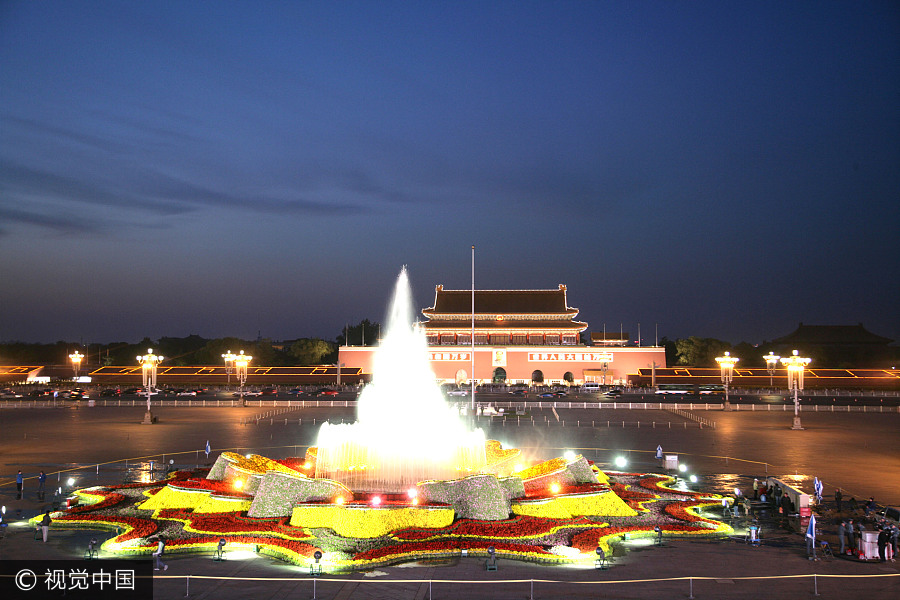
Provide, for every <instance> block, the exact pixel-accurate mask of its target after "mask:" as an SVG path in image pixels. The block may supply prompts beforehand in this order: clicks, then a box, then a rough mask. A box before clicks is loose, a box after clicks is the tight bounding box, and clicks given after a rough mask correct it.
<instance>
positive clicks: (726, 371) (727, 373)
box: [716, 352, 741, 410]
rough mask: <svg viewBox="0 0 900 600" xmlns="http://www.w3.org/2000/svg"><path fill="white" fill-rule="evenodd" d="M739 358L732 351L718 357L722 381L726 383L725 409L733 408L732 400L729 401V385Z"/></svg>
mask: <svg viewBox="0 0 900 600" xmlns="http://www.w3.org/2000/svg"><path fill="white" fill-rule="evenodd" d="M739 360H741V359H739V358H738V357H736V356H732V355H731V352H726V353H725V356H719V357H717V358H716V362H717V363H719V368H720V369H722V383H723V384H725V407H724V409H725V410H731V402H729V401H728V386H729V385H731V380H732V378H733V376H734V365H735V364H737V361H739Z"/></svg>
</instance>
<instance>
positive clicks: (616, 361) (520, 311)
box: [339, 284, 666, 385]
mask: <svg viewBox="0 0 900 600" xmlns="http://www.w3.org/2000/svg"><path fill="white" fill-rule="evenodd" d="M578 312H579V311H578V309H577V308H572V307H570V306H569V305H568V302H567V299H566V286H565V285H561V284H560V286H559V288H558V289H555V290H554V289H551V290H475V310H474V337H475V379H476V381H477V383H491V382H494V383H507V384H514V383H526V384H530V383H532V382H534V383H547V384H559V383H574V384H581V383H584V382H588V381H596V382H601V383H604V382H605V383H607V384H616V385H623V384H625V383H626V382H627V378H628V375H629V374H634V373H637V372H638V369H641V368H645V367H651V366H652V365H653V364H654V363H655V365H656V366H657V367H665V366H666V356H665V349H664V348H662V347H627V346H625V345H624V340H622V345H610V344H609V343H608V342H607V343H601V344H600V345H597V346H586V345H583V344H582V343H581V333H582V332H583V331H585V330H586V329H587V327H588V324H587V323H584V322H581V321H576V320H575V317H576V316H577V315H578ZM422 315H423V316H424V317H425V319H426V320H425V321H423V322H420V323H418V327H421V328H422V329H423V330H424V332H425V336H426V338H427V340H428V350H429V353H430V359H431V367H432V369H433V371H434V374H435V376H436V378H437V379H438V380H439V381H441V382H456V383H462V382H466V381H469V379H470V376H471V375H470V374H471V371H472V335H473V327H472V317H473V311H472V290H445V289H444V287H443V286H441V285H439V286H437V287H436V288H435V298H434V304H433V305H432V306H431V307H429V308H425V309H423V310H422ZM373 353H374V348H373V347H371V346H342V347H341V348H340V350H339V356H340V358H339V361H340V362H341V363H342V364H343V365H345V366H346V367H351V368H359V369H361V370H362V371H363V372H364V373H371V372H372V358H373Z"/></svg>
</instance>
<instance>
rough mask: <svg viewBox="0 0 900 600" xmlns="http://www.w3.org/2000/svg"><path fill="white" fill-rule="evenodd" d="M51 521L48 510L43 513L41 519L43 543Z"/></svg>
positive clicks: (45, 540)
mask: <svg viewBox="0 0 900 600" xmlns="http://www.w3.org/2000/svg"><path fill="white" fill-rule="evenodd" d="M52 522H53V520H52V519H51V518H50V511H49V510H48V511H47V512H45V513H44V518H43V519H41V534H42V535H43V537H44V542H45V543H46V542H47V533H48V532H49V531H50V523H52Z"/></svg>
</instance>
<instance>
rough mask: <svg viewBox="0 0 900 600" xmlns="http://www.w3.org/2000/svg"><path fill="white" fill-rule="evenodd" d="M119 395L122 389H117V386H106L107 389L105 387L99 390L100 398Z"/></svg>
mask: <svg viewBox="0 0 900 600" xmlns="http://www.w3.org/2000/svg"><path fill="white" fill-rule="evenodd" d="M121 395H122V390H120V389H118V388H115V389H113V388H107V389H105V390H101V391H100V397H101V398H110V397H112V398H116V397H118V396H121Z"/></svg>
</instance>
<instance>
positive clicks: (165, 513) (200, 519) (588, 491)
mask: <svg viewBox="0 0 900 600" xmlns="http://www.w3.org/2000/svg"><path fill="white" fill-rule="evenodd" d="M220 458H221V457H220ZM228 459H231V460H228ZM235 459H237V456H229V457H228V458H227V459H225V460H222V461H217V463H216V464H217V465H218V466H217V467H215V468H214V469H216V470H218V471H219V474H220V477H221V476H222V475H224V473H225V470H226V468H227V466H228V465H229V464H235V463H236V462H237V461H236V460H235ZM310 459H312V460H313V461H314V460H315V455H314V453H313V454H312V455H310V454H309V453H308V454H307V456H306V457H304V459H302V460H301V459H286V460H283V461H278V465H279V466H278V468H276V469H271V468H269V467H271V466H272V464H273V463H274V462H275V461H269V459H265V458H264V457H254V458H253V459H250V460H248V461H247V462H244V463H243V466H248V465H252V466H253V467H254V468H259V469H260V470H263V469H265V471H264V473H269V475H268V476H269V477H270V478H273V481H275V480H277V481H282V480H284V481H289V480H293V481H298V482H308V484H309V485H325V486H328V485H331V484H330V483H328V482H327V480H314V479H308V478H307V477H306V476H304V475H303V474H302V472H299V471H300V470H302V468H303V465H304V464H308V462H309V461H310ZM582 460H583V459H582ZM565 464H566V462H565V461H563V460H562V459H560V460H558V461H548V462H547V463H542V464H541V465H540V466H538V468H536V469H533V471H532V472H531V473H530V475H532V476H537V477H538V478H540V477H543V476H546V475H548V474H550V473H552V472H553V471H558V470H559V469H560V468H561V467H564V466H565ZM592 469H593V472H594V473H595V474H596V475H597V477H598V480H599V481H600V482H603V483H587V482H585V483H569V484H568V485H565V486H563V487H562V488H561V489H560V491H559V492H557V494H556V495H554V494H551V493H549V492H546V493H544V496H543V498H542V496H541V495H540V494H541V493H542V492H540V491H539V490H537V489H534V490H532V491H530V492H528V493H527V494H524V496H525V497H524V498H523V492H524V491H525V489H524V487H523V486H522V483H521V480H519V479H518V478H516V477H509V478H502V479H500V480H498V479H497V478H496V477H495V476H493V475H491V476H490V477H491V478H493V483H492V484H491V486H489V487H490V489H491V493H484V491H485V488H483V484H484V481H482V479H483V478H482V477H474V478H466V479H463V480H459V482H457V484H456V485H454V486H444V485H441V484H449V483H453V482H428V483H430V484H432V485H430V486H429V485H425V484H424V482H423V484H420V491H425V490H426V489H427V490H428V491H430V492H437V491H438V490H442V493H446V492H447V491H449V490H450V489H451V488H458V489H461V490H467V491H468V492H471V497H470V498H468V499H465V498H463V497H462V496H459V495H457V494H456V493H455V492H454V494H453V496H454V498H453V500H454V502H453V504H454V505H457V506H459V507H461V508H462V507H466V508H467V510H470V511H471V512H472V513H473V514H475V515H476V516H482V518H466V517H465V515H464V514H460V513H465V512H467V510H462V511H455V512H456V515H455V518H454V519H453V520H452V522H449V523H448V524H446V525H445V526H440V527H433V526H424V527H421V526H416V527H403V526H399V527H397V529H395V530H393V531H387V532H386V533H384V532H383V524H379V525H378V527H381V528H382V529H377V528H376V530H373V531H372V532H371V533H374V534H376V535H374V536H367V535H364V536H361V537H347V536H341V535H340V534H338V533H337V532H336V531H334V530H333V529H329V528H322V527H311V526H304V523H302V522H297V521H295V522H294V524H291V513H287V514H273V513H278V512H279V511H282V510H284V508H285V507H286V506H289V505H293V506H297V505H298V504H291V503H293V502H294V500H292V499H291V497H292V496H293V494H294V493H295V492H293V491H289V490H288V488H285V489H284V490H282V491H279V494H278V496H279V499H278V500H275V502H274V504H272V503H269V504H268V505H267V506H269V508H268V509H266V510H261V511H259V512H260V514H259V515H254V516H251V515H250V514H248V511H247V510H234V511H228V510H225V509H224V508H221V507H218V510H220V511H221V512H203V511H202V509H203V507H204V506H207V505H204V504H203V503H199V504H197V506H196V508H192V507H191V506H181V505H177V504H179V503H180V502H181V501H182V499H181V498H179V494H184V493H188V494H191V493H193V494H198V493H199V494H212V495H214V496H215V497H216V498H220V499H221V500H222V501H225V500H228V499H230V500H231V501H233V502H237V503H238V504H240V502H241V501H243V500H244V499H246V498H248V497H247V496H246V495H245V494H241V493H239V492H236V491H235V490H234V488H233V486H231V485H230V482H228V481H227V480H218V481H217V480H216V479H217V478H215V477H209V475H210V474H208V473H207V472H206V471H203V470H198V471H196V472H186V471H180V472H176V473H173V474H172V475H170V477H169V479H168V480H166V481H159V482H153V483H142V484H126V485H114V486H108V487H92V488H87V489H84V490H79V491H78V492H77V493H78V495H79V496H80V498H81V501H82V503H81V504H80V505H77V506H75V507H72V508H70V509H68V510H65V511H62V512H58V513H56V514H54V515H53V525H52V527H54V528H92V529H117V530H121V531H120V533H119V534H118V535H117V536H115V537H113V538H111V539H109V540H107V541H106V542H105V543H104V544H103V549H104V550H106V551H109V552H113V553H117V554H124V555H149V554H150V553H151V552H152V551H153V550H154V549H155V547H156V546H155V541H154V536H156V535H165V537H166V538H167V540H168V542H167V549H168V551H170V552H172V553H180V552H198V551H207V552H208V551H212V550H213V549H215V547H216V545H217V543H218V541H219V539H221V538H223V537H224V538H225V539H226V540H228V544H229V546H230V547H235V546H237V547H245V548H247V549H250V550H257V551H259V552H260V553H263V554H266V555H269V556H273V557H277V558H279V559H281V560H284V561H286V562H289V563H294V564H307V563H308V562H309V561H310V560H311V557H312V555H313V553H314V552H315V551H316V550H321V551H323V552H325V553H326V560H325V569H326V570H328V571H333V572H334V571H347V570H353V569H368V568H372V567H374V566H380V565H388V564H394V563H400V562H407V561H412V560H420V559H425V558H430V557H443V556H459V555H460V554H461V553H462V551H463V550H466V552H467V553H468V554H469V555H485V556H486V555H487V548H488V547H491V546H493V547H494V548H495V550H496V554H497V556H500V557H503V558H508V559H515V560H528V561H538V562H545V563H548V564H560V563H574V562H578V561H590V560H592V558H593V555H594V550H595V549H596V548H597V547H598V546H600V547H602V548H604V549H605V550H607V551H610V549H611V548H610V545H611V544H615V543H617V541H619V540H621V539H622V538H623V536H624V535H625V534H628V535H629V537H631V536H648V537H649V536H653V535H655V534H654V531H653V530H654V527H657V526H659V527H660V529H661V530H662V531H663V534H664V535H693V536H696V535H706V536H708V535H721V534H727V533H730V532H731V531H732V530H731V528H730V527H729V526H728V525H726V524H725V523H722V522H720V521H717V520H713V519H710V518H707V517H705V516H704V515H703V514H702V510H703V509H704V508H705V507H716V506H718V505H719V504H720V502H721V498H720V497H719V496H716V495H711V494H703V493H697V492H691V491H687V490H681V489H675V488H673V487H672V485H673V484H674V481H675V480H674V479H672V478H669V477H665V476H659V475H656V474H641V473H615V472H609V473H603V472H599V471H597V470H596V467H592ZM287 471H291V473H288V472H287ZM578 471H579V473H578V474H579V475H581V476H580V477H578V479H586V478H587V477H584V476H583V475H582V473H584V474H587V470H586V469H585V468H584V465H579V467H578ZM467 479H468V483H466V480H467ZM497 482H506V483H505V484H504V485H501V486H500V489H499V490H498V489H496V483H497ZM512 484H516V485H512ZM423 488H424V489H423ZM429 488H430V489H429ZM469 488H471V489H469ZM263 489H264V488H263V487H261V488H260V490H263ZM164 490H174V492H175V493H174V494H172V493H169V492H166V493H161V492H163V491H164ZM178 490H181V492H178ZM273 490H274V488H273ZM498 491H499V492H500V493H498ZM320 493H323V492H319V491H316V492H315V494H320ZM345 494H346V495H347V499H346V500H347V504H348V508H353V509H354V510H366V509H364V508H360V506H361V505H362V503H363V502H369V501H371V497H370V496H371V495H367V494H352V492H350V491H349V490H347V491H346V492H345ZM323 495H325V496H327V495H328V491H327V490H325V492H324V493H323ZM427 495H428V494H422V496H423V497H422V498H420V501H424V500H425V496H427ZM566 495H570V496H572V497H585V498H590V497H591V496H592V495H600V496H599V497H603V496H604V495H605V496H606V497H608V498H610V499H615V502H618V505H619V506H623V507H627V508H628V510H629V511H631V512H635V513H636V514H634V515H631V514H630V512H629V514H628V515H625V514H623V513H622V512H621V511H611V512H610V511H609V510H608V508H602V509H598V510H600V511H601V512H608V513H609V514H606V515H598V514H579V515H574V513H571V514H573V515H574V516H567V517H566V518H546V517H543V516H541V515H510V514H509V506H510V505H509V503H510V501H513V502H515V501H516V500H514V499H515V498H516V497H518V498H522V499H523V500H525V501H540V500H542V499H546V500H547V501H548V502H550V503H551V504H552V503H553V502H557V503H558V502H559V498H560V497H565V496H566ZM153 498H157V501H156V502H155V503H154V504H153V509H152V510H149V509H142V508H141V506H142V504H143V503H145V502H147V501H148V500H149V499H153ZM261 499H262V498H260V497H257V498H256V500H261ZM448 499H450V498H448ZM433 500H434V499H433ZM384 502H385V504H386V505H391V506H398V507H399V506H403V505H404V503H406V504H407V505H408V506H410V507H411V510H416V508H415V506H413V505H411V501H410V500H409V499H404V498H403V497H402V496H396V497H395V496H392V495H385V496H384ZM169 503H174V504H175V505H169ZM321 504H322V505H325V506H328V505H331V506H335V505H333V504H329V500H322V501H321ZM448 504H449V503H448ZM488 504H496V505H498V506H499V508H500V512H498V511H497V508H496V507H495V508H490V507H489V506H487V505H488ZM308 505H309V504H308ZM587 505H590V504H587ZM222 506H224V507H227V506H228V504H227V502H225V503H224V504H222ZM548 506H549V505H548ZM335 508H338V507H337V506H335ZM448 508H450V507H449V506H448ZM454 508H455V506H454ZM422 509H423V510H424V509H425V507H424V506H423V507H422ZM503 511H506V512H505V515H504V514H500V513H502V512H503ZM376 512H377V511H372V513H373V514H375V513H376ZM383 512H384V511H383ZM711 512H712V511H711ZM554 514H558V513H554ZM263 515H264V516H263ZM485 516H487V517H489V518H488V519H485V518H484V517H485ZM376 520H377V518H376ZM396 523H397V524H399V523H402V520H401V521H396ZM308 525H309V524H308ZM395 526H397V525H395Z"/></svg>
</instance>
